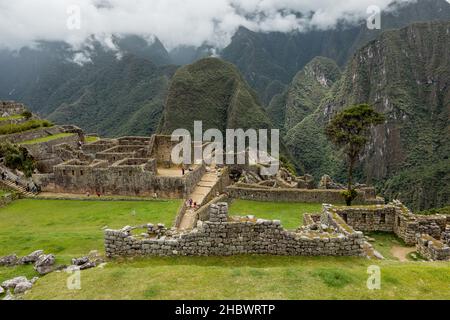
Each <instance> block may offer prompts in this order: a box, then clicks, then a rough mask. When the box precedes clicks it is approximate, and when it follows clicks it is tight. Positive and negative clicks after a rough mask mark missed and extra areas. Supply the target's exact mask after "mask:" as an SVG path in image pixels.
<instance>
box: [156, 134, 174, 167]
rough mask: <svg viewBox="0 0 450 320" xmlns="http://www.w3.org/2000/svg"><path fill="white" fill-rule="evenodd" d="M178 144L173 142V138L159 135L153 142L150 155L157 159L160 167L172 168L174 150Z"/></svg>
mask: <svg viewBox="0 0 450 320" xmlns="http://www.w3.org/2000/svg"><path fill="white" fill-rule="evenodd" d="M178 143H179V142H177V141H175V142H173V141H171V136H164V135H157V136H155V138H154V140H153V145H152V150H150V155H151V157H152V158H155V159H156V161H157V163H158V165H161V166H166V167H170V166H171V165H172V160H171V155H172V148H173V147H174V146H176V145H177V144H178Z"/></svg>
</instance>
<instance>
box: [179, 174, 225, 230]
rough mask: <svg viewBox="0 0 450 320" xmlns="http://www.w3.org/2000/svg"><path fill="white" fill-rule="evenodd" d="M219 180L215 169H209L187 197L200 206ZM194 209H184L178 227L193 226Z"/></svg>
mask: <svg viewBox="0 0 450 320" xmlns="http://www.w3.org/2000/svg"><path fill="white" fill-rule="evenodd" d="M218 181H219V177H218V176H217V171H216V170H215V169H211V171H210V172H207V173H205V174H204V175H203V177H202V179H201V180H200V181H199V182H198V183H197V186H196V187H195V189H194V191H193V192H192V193H191V194H190V196H189V198H188V199H192V202H196V203H197V206H198V207H201V206H202V205H203V204H204V202H205V200H206V197H207V196H208V195H209V193H210V192H211V189H212V188H213V187H214V186H215V185H216V183H217V182H218ZM195 212H196V209H193V208H189V209H187V210H186V213H185V214H184V216H183V219H182V220H181V223H180V226H179V229H182V230H187V229H192V228H193V227H194V223H195V218H196V214H195Z"/></svg>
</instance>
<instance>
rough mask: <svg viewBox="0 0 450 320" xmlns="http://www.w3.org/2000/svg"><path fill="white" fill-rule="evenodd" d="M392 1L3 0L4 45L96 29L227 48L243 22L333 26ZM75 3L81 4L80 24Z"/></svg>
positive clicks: (0, 34) (280, 27) (76, 40)
mask: <svg viewBox="0 0 450 320" xmlns="http://www.w3.org/2000/svg"><path fill="white" fill-rule="evenodd" d="M391 1H392V0H0V46H7V47H10V48H19V47H21V46H24V45H30V44H31V43H32V42H33V41H35V40H64V41H67V42H69V43H71V44H72V45H74V46H78V45H80V44H81V43H83V41H84V40H85V39H86V38H87V37H88V36H90V35H92V34H95V35H96V36H97V37H98V38H100V39H103V40H104V43H105V44H106V45H108V44H109V42H108V39H109V35H110V34H130V33H131V34H139V35H145V36H149V38H150V36H151V35H156V36H157V37H158V38H159V39H160V40H161V41H162V42H163V43H164V45H165V46H166V47H168V48H173V47H175V46H178V45H194V46H199V45H201V44H203V43H208V44H211V45H213V46H216V47H224V46H226V45H227V44H228V43H229V41H230V39H231V36H232V35H233V34H234V32H235V31H236V30H237V28H238V27H239V26H240V25H242V26H245V27H247V28H249V29H252V30H254V31H283V32H287V31H292V30H304V29H305V28H308V27H310V26H315V27H319V28H332V27H333V26H334V25H335V24H336V22H337V21H338V19H340V18H344V19H346V20H347V21H349V22H357V21H358V20H360V19H365V18H366V17H367V16H368V14H367V12H366V11H367V8H368V7H369V6H371V5H377V6H379V7H380V8H381V9H382V10H383V9H385V8H386V7H387V5H388V4H389V3H390V2H391ZM400 1H403V2H405V1H408V0H400ZM73 5H77V6H78V7H79V8H80V17H81V20H80V22H81V24H80V27H81V28H80V29H77V24H76V21H77V20H76V18H77V10H75V11H71V10H72V9H74V7H73ZM75 9H76V8H75ZM294 12H301V13H304V14H308V13H310V14H309V18H308V19H306V18H298V17H296V15H295V14H294ZM74 19H75V20H74ZM68 22H69V25H70V26H71V29H70V28H68V27H67V25H68Z"/></svg>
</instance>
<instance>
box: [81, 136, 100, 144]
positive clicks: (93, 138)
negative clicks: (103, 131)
mask: <svg viewBox="0 0 450 320" xmlns="http://www.w3.org/2000/svg"><path fill="white" fill-rule="evenodd" d="M98 140H100V138H99V137H93V136H88V137H86V138H85V141H86V143H91V142H96V141H98Z"/></svg>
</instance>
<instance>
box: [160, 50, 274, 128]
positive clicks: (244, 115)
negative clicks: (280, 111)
mask: <svg viewBox="0 0 450 320" xmlns="http://www.w3.org/2000/svg"><path fill="white" fill-rule="evenodd" d="M196 120H201V121H203V130H207V129H209V128H217V129H219V130H221V131H222V132H223V131H225V129H228V128H242V129H249V128H255V129H269V128H271V127H272V123H271V121H270V119H269V117H268V116H267V114H266V113H265V111H264V109H263V108H262V107H261V105H260V104H259V101H258V97H257V95H256V93H255V92H254V91H253V90H252V89H251V88H250V86H249V85H248V84H247V83H246V82H245V80H244V79H243V77H242V76H241V74H240V72H239V70H238V69H237V68H236V67H235V66H234V65H232V64H231V63H229V62H226V61H223V60H220V59H217V58H205V59H202V60H199V61H197V62H195V63H193V64H191V65H187V66H184V67H182V68H180V69H178V70H177V72H176V73H175V75H174V77H173V78H172V82H171V85H170V88H169V92H168V97H167V102H166V106H165V109H164V115H163V119H162V122H161V126H160V129H159V132H160V133H165V134H170V133H172V132H173V131H174V130H176V129H179V128H183V129H187V130H189V131H190V132H191V133H192V132H193V128H194V121H196Z"/></svg>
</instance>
